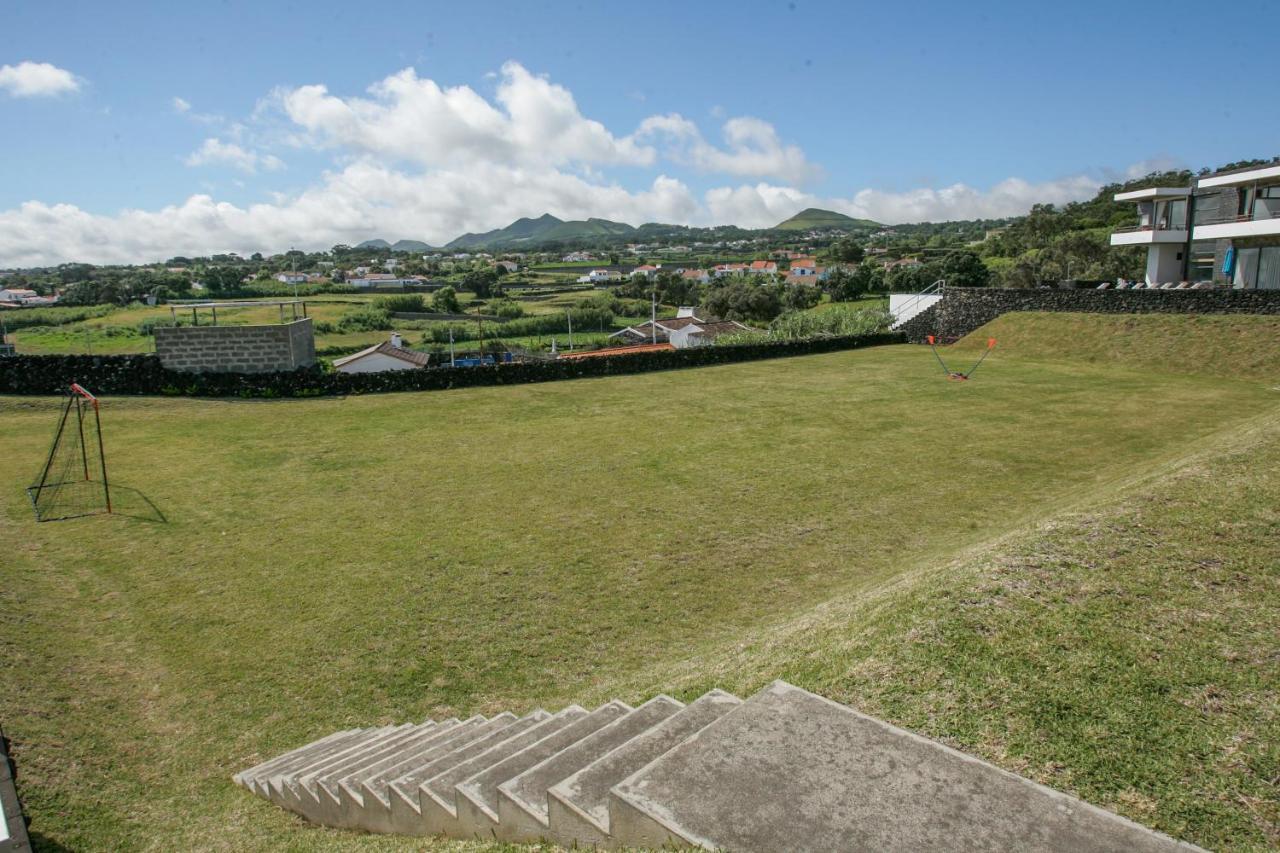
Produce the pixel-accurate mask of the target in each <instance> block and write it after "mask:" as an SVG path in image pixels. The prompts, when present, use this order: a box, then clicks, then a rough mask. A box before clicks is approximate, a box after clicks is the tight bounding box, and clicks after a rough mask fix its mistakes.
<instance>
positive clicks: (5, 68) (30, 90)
mask: <svg viewBox="0 0 1280 853" xmlns="http://www.w3.org/2000/svg"><path fill="white" fill-rule="evenodd" d="M0 89H4V90H5V91H7V92H8V93H9V94H10V95H12V96H13V97H15V98H43V97H51V96H54V95H65V94H69V93H71V92H78V91H80V78H78V77H76V75H74V74H72V73H71V72H70V71H68V70H66V69H65V68H59V67H58V66H56V65H50V64H49V63H47V62H19V63H18V64H17V65H0Z"/></svg>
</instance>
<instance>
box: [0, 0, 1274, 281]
mask: <svg viewBox="0 0 1280 853" xmlns="http://www.w3.org/2000/svg"><path fill="white" fill-rule="evenodd" d="M1229 5H1230V7H1231V13H1230V15H1229V16H1228V17H1229V18H1230V20H1231V21H1232V22H1235V23H1237V24H1239V23H1242V22H1248V25H1247V26H1221V27H1216V28H1210V27H1207V26H1206V24H1207V22H1209V21H1210V19H1211V18H1212V20H1214V21H1221V20H1222V18H1221V16H1220V15H1217V14H1214V15H1209V14H1208V13H1206V11H1205V7H1204V5H1203V4H1201V3H1182V2H1165V3H1161V4H1160V6H1159V11H1158V14H1157V13H1156V12H1155V10H1154V9H1153V7H1151V6H1149V5H1143V4H1116V3H1073V4H1053V5H1052V6H1048V5H1046V6H1044V7H1041V6H1040V5H1039V4H1030V3H985V4H984V3H981V2H975V3H966V4H951V3H946V4H943V3H937V4H923V3H913V2H897V3H890V4H886V3H875V4H869V3H853V2H845V3H819V2H806V0H794V2H760V3H720V2H687V0H686V2H683V3H667V2H651V3H645V4H635V3H612V2H610V3H587V2H580V3H558V2H522V3H510V4H502V3H488V2H469V3H448V4H444V3H421V2H419V3H376V2H367V3H361V4H351V3H343V4H329V3H281V4H272V3H239V2H211V3H198V4H159V3H155V4H146V3H83V4H80V3H57V2H47V3H39V4H35V3H23V4H6V5H4V6H3V7H0V127H3V128H5V130H3V131H0V163H3V164H4V166H3V173H2V174H3V178H4V179H3V180H2V181H0V265H15V264H19V263H47V262H56V261H58V260H71V259H87V260H104V261H105V260H150V259H153V258H155V257H160V256H167V255H169V254H175V253H190V252H202V251H218V250H239V251H247V250H257V249H264V250H268V251H270V250H280V249H283V248H287V247H288V245H299V246H307V247H323V246H327V245H332V243H334V242H352V241H358V240H360V239H365V238H367V237H371V236H384V237H387V238H389V239H396V238H400V237H412V238H419V239H427V240H432V241H440V242H442V241H445V240H448V239H450V238H451V237H453V236H456V235H457V234H458V233H460V232H462V231H464V230H475V229H483V228H491V227H496V226H500V225H504V224H506V222H508V221H510V220H511V219H513V218H515V217H516V216H520V215H533V216H536V215H538V214H540V213H542V212H544V211H548V210H549V211H551V212H553V213H556V214H557V215H560V216H564V217H577V216H587V215H599V216H606V217H609V218H616V219H623V220H626V221H630V222H633V223H635V224H638V223H639V222H640V221H645V220H653V219H659V220H663V221H684V222H690V223H697V224H708V223H720V222H735V223H738V224H742V225H747V226H760V225H768V224H772V223H774V222H776V221H778V220H780V219H782V218H785V216H788V215H790V214H791V213H794V212H795V211H796V210H798V209H800V208H801V207H804V206H807V205H809V204H817V205H819V206H825V207H833V208H835V209H840V210H845V211H847V212H850V213H855V214H859V215H869V216H871V217H872V218H877V219H880V220H881V221H888V222H895V221H915V220H918V219H945V218H956V217H965V216H983V215H1008V214H1013V213H1018V212H1022V211H1024V210H1025V209H1026V208H1027V207H1028V206H1029V205H1030V204H1031V203H1032V202H1034V201H1054V202H1062V201H1066V200H1070V199H1072V198H1080V197H1084V196H1087V195H1090V194H1092V191H1093V190H1094V189H1095V188H1096V186H1097V185H1098V184H1099V183H1100V182H1102V181H1105V180H1110V179H1115V178H1117V177H1123V176H1125V175H1126V174H1133V173H1139V172H1142V171H1145V170H1147V169H1148V168H1150V167H1156V166H1159V167H1164V166H1169V165H1189V166H1194V167H1199V166H1203V165H1214V164H1218V163H1223V162H1227V161H1231V160H1236V159H1241V158H1245V157H1255V156H1271V155H1274V154H1276V153H1277V150H1276V149H1277V148H1278V147H1280V146H1277V144H1276V143H1277V140H1280V114H1277V112H1276V111H1275V110H1274V109H1273V108H1271V107H1270V106H1268V105H1269V104H1271V103H1272V102H1273V101H1274V98H1275V81H1276V75H1275V69H1274V56H1273V55H1272V52H1271V51H1270V50H1269V48H1267V47H1266V45H1265V43H1264V42H1259V41H1258V40H1257V38H1256V35H1257V34H1258V33H1264V32H1275V31H1276V27H1277V25H1280V4H1277V3H1274V2H1249V0H1245V2H1236V3H1231V4H1229ZM1153 24H1154V25H1156V26H1155V27H1154V28H1153ZM1215 29H1216V32H1215ZM321 87H322V88H321ZM371 87H373V88H371ZM176 99H181V101H180V102H179V101H178V100H176ZM5 234H7V235H8V236H7V237H6V236H4V235H5Z"/></svg>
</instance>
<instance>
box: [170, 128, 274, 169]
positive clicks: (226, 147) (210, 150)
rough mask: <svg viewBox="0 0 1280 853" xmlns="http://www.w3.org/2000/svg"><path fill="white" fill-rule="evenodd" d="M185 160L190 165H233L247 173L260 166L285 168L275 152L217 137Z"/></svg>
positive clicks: (204, 143) (262, 167) (203, 144)
mask: <svg viewBox="0 0 1280 853" xmlns="http://www.w3.org/2000/svg"><path fill="white" fill-rule="evenodd" d="M183 162H184V163H186V164H187V165H188V166H217V165H225V166H231V167H232V168H234V169H239V170H240V171H241V172H244V173H245V174H246V175H252V174H254V173H255V172H257V171H258V169H259V168H261V169H265V170H267V171H269V172H271V171H275V170H277V169H283V168H284V162H283V161H281V160H280V158H279V157H276V156H275V155H274V154H260V153H258V152H256V151H251V150H249V149H247V148H244V147H242V146H240V145H237V144H236V143H234V142H223V141H222V140H221V139H218V138H217V137H209V138H208V139H206V140H205V141H204V142H203V143H202V144H201V145H200V147H199V148H197V149H196V150H195V151H193V152H191V154H189V155H188V156H187V158H186V159H185V160H184V161H183Z"/></svg>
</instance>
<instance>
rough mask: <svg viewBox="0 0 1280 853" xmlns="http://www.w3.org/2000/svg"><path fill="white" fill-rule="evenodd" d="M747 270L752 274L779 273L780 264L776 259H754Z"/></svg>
mask: <svg viewBox="0 0 1280 853" xmlns="http://www.w3.org/2000/svg"><path fill="white" fill-rule="evenodd" d="M747 272H749V273H751V274H752V275H777V274H778V264H777V262H775V261H752V262H751V266H750V268H749V269H748V270H747Z"/></svg>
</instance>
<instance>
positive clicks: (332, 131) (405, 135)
mask: <svg viewBox="0 0 1280 853" xmlns="http://www.w3.org/2000/svg"><path fill="white" fill-rule="evenodd" d="M369 93H370V94H371V95H372V96H373V97H372V98H340V97H337V96H335V95H331V94H330V93H329V90H328V88H327V87H325V86H323V85H310V86H301V87H298V88H296V89H283V90H279V91H277V92H276V93H275V97H274V100H275V101H276V102H277V103H278V104H279V105H280V106H281V108H282V109H283V110H284V112H285V114H286V115H287V116H288V118H289V119H290V120H291V121H293V122H294V123H296V124H297V125H299V126H301V127H302V128H303V129H305V130H306V131H307V132H308V133H309V134H310V139H311V141H313V142H315V143H316V144H322V145H328V146H335V147H340V148H347V149H351V150H354V151H358V152H364V153H368V154H373V155H377V156H380V157H388V158H392V159H395V160H398V161H404V162H413V163H419V164H422V165H424V166H444V165H452V164H459V163H472V162H491V163H500V164H507V165H524V166H561V165H567V164H582V163H588V164H589V163H595V164H618V163H626V164H633V165H649V164H651V163H653V160H654V152H653V150H652V149H650V148H647V147H644V146H641V145H638V144H636V143H635V142H634V141H633V140H631V139H628V138H625V137H617V136H614V135H613V134H611V133H609V131H608V130H606V129H605V126H604V125H603V124H601V123H600V122H598V121H594V120H592V119H588V118H586V117H584V116H583V115H582V113H581V112H580V111H579V110H578V106H577V103H576V102H575V100H574V98H573V95H572V94H571V93H570V92H569V90H568V89H565V88H564V87H563V86H559V85H556V84H554V83H551V82H549V81H548V80H547V79H545V78H543V77H538V76H535V75H533V74H531V73H529V71H527V70H526V69H525V68H524V67H523V66H522V65H520V64H519V63H516V62H508V63H506V64H505V65H503V66H502V73H501V75H500V77H499V83H498V87H497V92H496V105H495V104H493V103H490V102H489V101H488V100H486V99H485V98H484V97H482V96H481V95H480V94H478V93H477V92H476V91H475V90H474V89H472V88H471V87H469V86H455V87H453V88H441V87H440V86H439V85H438V84H437V83H436V82H435V81H434V80H426V79H422V78H420V77H418V75H417V73H416V72H415V71H414V70H413V69H412V68H406V69H404V70H403V71H400V72H398V73H396V74H392V75H391V76H389V77H387V78H385V79H383V80H380V81H379V82H377V83H375V84H374V85H372V86H370V87H369Z"/></svg>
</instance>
